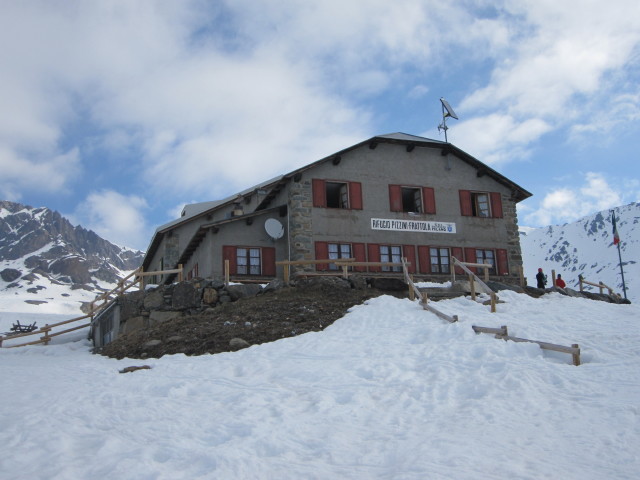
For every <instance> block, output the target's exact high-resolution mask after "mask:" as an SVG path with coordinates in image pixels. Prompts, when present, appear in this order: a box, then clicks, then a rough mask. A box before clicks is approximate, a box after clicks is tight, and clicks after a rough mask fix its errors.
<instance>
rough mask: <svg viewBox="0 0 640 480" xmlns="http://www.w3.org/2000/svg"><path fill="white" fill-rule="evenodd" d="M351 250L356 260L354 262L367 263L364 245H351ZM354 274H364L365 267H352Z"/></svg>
mask: <svg viewBox="0 0 640 480" xmlns="http://www.w3.org/2000/svg"><path fill="white" fill-rule="evenodd" d="M351 249H352V251H353V256H354V257H355V259H356V262H366V261H367V252H366V250H365V247H364V243H352V244H351ZM353 269H354V270H355V271H356V272H364V271H366V267H353Z"/></svg>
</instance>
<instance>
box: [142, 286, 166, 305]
mask: <svg viewBox="0 0 640 480" xmlns="http://www.w3.org/2000/svg"><path fill="white" fill-rule="evenodd" d="M142 305H143V306H144V309H145V310H154V309H156V308H160V307H162V306H163V305H164V295H163V293H162V289H160V288H156V289H154V290H148V291H146V292H145V296H144V300H143V301H142Z"/></svg>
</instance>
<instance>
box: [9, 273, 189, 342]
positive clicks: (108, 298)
mask: <svg viewBox="0 0 640 480" xmlns="http://www.w3.org/2000/svg"><path fill="white" fill-rule="evenodd" d="M166 273H177V274H178V275H179V277H178V278H179V279H180V280H182V265H178V268H177V269H173V270H160V271H156V272H143V271H142V268H138V269H136V270H133V271H132V272H131V273H129V275H127V276H126V277H124V278H122V279H120V280H119V281H118V284H117V285H116V286H115V287H114V288H112V289H111V290H109V291H108V292H104V293H102V294H100V295H98V296H97V297H96V298H95V299H93V301H92V302H91V303H90V304H89V312H88V313H87V314H86V315H83V316H81V317H76V318H72V319H70V320H65V321H63V322H58V323H52V324H46V325H45V326H44V327H41V328H39V329H37V330H34V331H32V332H27V333H20V334H17V335H7V336H6V337H2V336H0V347H2V343H3V341H9V340H13V339H16V338H22V337H28V336H30V335H42V336H41V337H40V339H38V340H34V341H32V342H28V343H20V344H18V345H10V346H8V347H5V348H13V347H25V346H27V345H36V344H39V343H42V344H44V345H48V344H49V342H50V341H51V338H53V337H57V336H58V335H62V334H64V333H69V332H73V331H74V330H80V329H81V328H86V327H89V326H91V322H92V321H93V319H94V317H95V316H96V315H97V314H99V313H100V312H101V311H102V310H104V309H106V308H107V307H109V306H110V305H111V304H113V303H114V302H115V301H116V300H117V298H118V297H119V296H121V295H123V294H124V293H125V292H126V291H127V290H129V289H131V288H133V287H135V286H136V285H140V288H141V289H143V288H144V277H147V276H152V275H162V274H166ZM100 302H102V303H100ZM86 318H90V319H91V321H90V322H89V323H85V324H83V325H80V326H76V327H73V328H67V329H65V330H62V331H56V332H55V333H51V330H52V329H53V328H55V327H59V326H60V325H66V324H68V323H73V322H77V321H80V320H84V319H86Z"/></svg>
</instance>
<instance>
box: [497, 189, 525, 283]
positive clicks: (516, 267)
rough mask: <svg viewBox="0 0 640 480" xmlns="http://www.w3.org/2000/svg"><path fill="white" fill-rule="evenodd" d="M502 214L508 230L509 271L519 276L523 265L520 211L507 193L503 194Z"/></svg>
mask: <svg viewBox="0 0 640 480" xmlns="http://www.w3.org/2000/svg"><path fill="white" fill-rule="evenodd" d="M502 214H503V216H504V221H505V223H506V230H507V243H508V247H507V255H508V260H509V273H510V274H511V275H513V276H515V277H519V275H520V267H521V266H522V250H521V248H520V233H519V232H518V212H517V210H516V203H515V201H514V200H513V198H511V197H509V196H507V195H502Z"/></svg>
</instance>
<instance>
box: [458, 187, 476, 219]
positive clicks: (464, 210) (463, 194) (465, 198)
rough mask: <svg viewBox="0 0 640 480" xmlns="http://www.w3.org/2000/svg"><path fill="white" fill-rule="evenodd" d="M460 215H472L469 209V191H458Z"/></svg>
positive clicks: (471, 210)
mask: <svg viewBox="0 0 640 480" xmlns="http://www.w3.org/2000/svg"><path fill="white" fill-rule="evenodd" d="M460 214H461V215H463V216H465V217H470V216H472V215H473V209H472V208H471V191H469V190H460Z"/></svg>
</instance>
